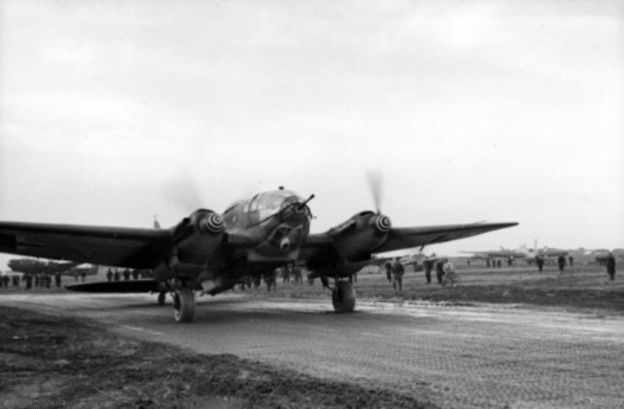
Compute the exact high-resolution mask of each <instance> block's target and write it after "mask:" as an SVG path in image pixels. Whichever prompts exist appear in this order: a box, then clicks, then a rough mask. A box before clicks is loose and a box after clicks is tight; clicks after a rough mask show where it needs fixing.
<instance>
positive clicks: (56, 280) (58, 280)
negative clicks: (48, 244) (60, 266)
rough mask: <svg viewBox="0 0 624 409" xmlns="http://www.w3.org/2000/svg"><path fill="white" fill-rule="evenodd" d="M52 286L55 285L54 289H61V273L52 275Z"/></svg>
mask: <svg viewBox="0 0 624 409" xmlns="http://www.w3.org/2000/svg"><path fill="white" fill-rule="evenodd" d="M54 284H55V285H56V288H61V273H59V272H56V273H55V274H54Z"/></svg>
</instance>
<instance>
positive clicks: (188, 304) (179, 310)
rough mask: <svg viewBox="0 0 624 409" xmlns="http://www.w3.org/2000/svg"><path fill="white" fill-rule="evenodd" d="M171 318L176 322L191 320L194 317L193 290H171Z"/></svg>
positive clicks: (183, 288)
mask: <svg viewBox="0 0 624 409" xmlns="http://www.w3.org/2000/svg"><path fill="white" fill-rule="evenodd" d="M173 318H174V319H175V320H176V322H192V321H193V318H195V292H194V291H193V290H191V289H190V288H187V287H181V288H179V289H177V290H175V291H174V292H173Z"/></svg>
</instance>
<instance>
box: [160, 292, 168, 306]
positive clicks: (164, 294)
mask: <svg viewBox="0 0 624 409" xmlns="http://www.w3.org/2000/svg"><path fill="white" fill-rule="evenodd" d="M166 296H167V293H158V305H165V299H166V298H165V297H166Z"/></svg>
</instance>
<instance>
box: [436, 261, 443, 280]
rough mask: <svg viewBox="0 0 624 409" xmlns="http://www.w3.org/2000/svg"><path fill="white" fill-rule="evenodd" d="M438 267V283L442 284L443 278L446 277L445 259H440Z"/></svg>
mask: <svg viewBox="0 0 624 409" xmlns="http://www.w3.org/2000/svg"><path fill="white" fill-rule="evenodd" d="M435 268H436V278H437V279H438V284H440V285H442V278H443V277H444V260H438V262H437V263H436V265H435Z"/></svg>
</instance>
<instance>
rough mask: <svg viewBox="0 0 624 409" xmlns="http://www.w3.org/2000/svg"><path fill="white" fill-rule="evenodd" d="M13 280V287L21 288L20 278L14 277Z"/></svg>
mask: <svg viewBox="0 0 624 409" xmlns="http://www.w3.org/2000/svg"><path fill="white" fill-rule="evenodd" d="M12 278H13V287H19V280H20V277H19V276H18V275H14V276H13V277H12Z"/></svg>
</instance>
